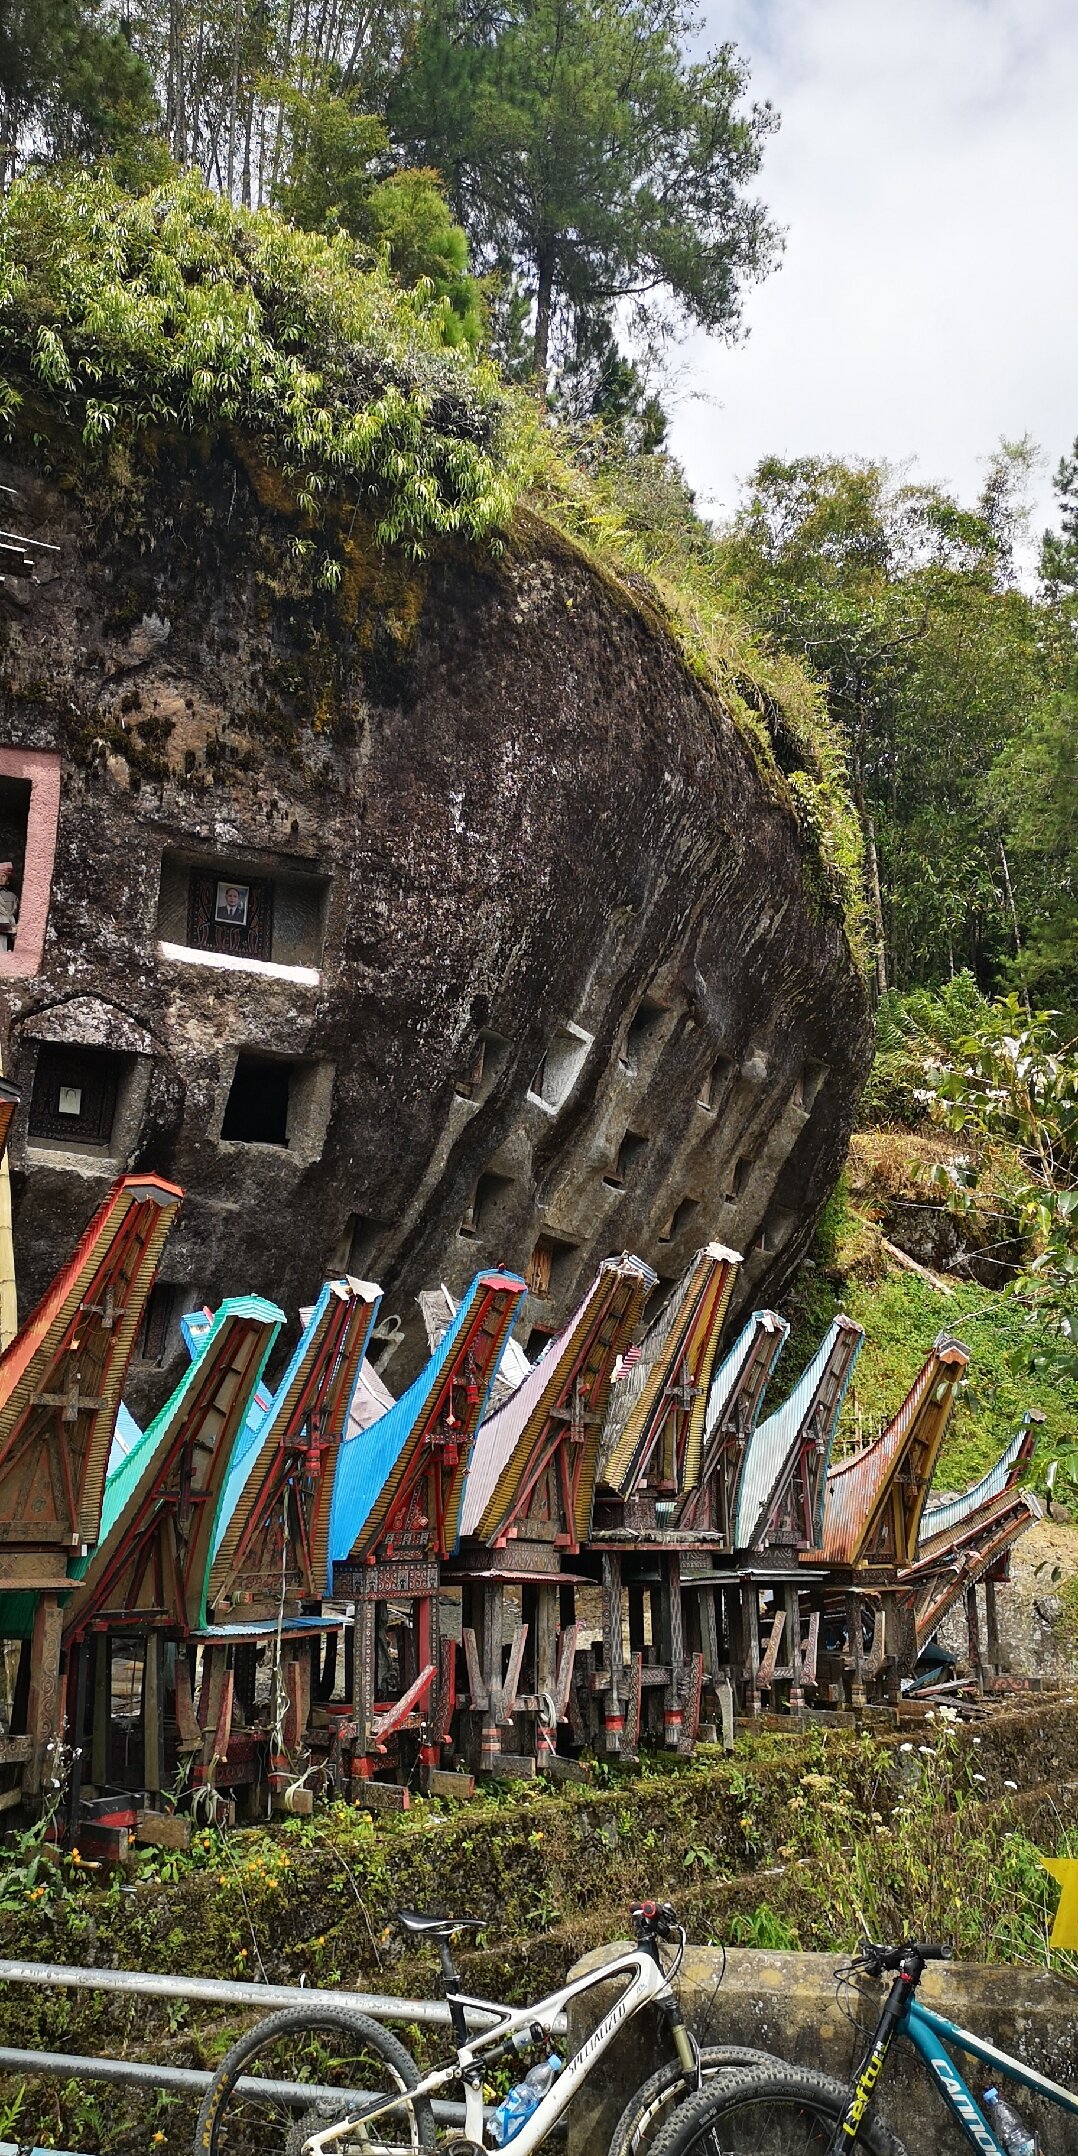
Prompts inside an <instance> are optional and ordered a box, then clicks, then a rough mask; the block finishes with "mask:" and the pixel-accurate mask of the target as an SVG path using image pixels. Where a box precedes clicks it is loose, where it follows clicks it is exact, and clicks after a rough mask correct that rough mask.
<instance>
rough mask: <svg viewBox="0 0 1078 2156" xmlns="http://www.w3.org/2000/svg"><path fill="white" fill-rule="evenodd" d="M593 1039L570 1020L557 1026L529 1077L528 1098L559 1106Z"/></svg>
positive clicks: (550, 1107)
mask: <svg viewBox="0 0 1078 2156" xmlns="http://www.w3.org/2000/svg"><path fill="white" fill-rule="evenodd" d="M593 1039H594V1035H593V1034H591V1033H586V1032H585V1031H584V1028H583V1026H577V1025H574V1024H573V1021H572V1019H569V1020H567V1022H566V1023H565V1025H562V1026H559V1027H558V1029H557V1031H556V1033H555V1034H554V1037H553V1039H552V1041H551V1043H550V1046H549V1048H548V1049H547V1052H546V1054H545V1056H544V1057H543V1060H542V1062H541V1063H540V1065H539V1068H538V1070H537V1071H536V1073H535V1076H534V1078H533V1079H532V1082H531V1086H530V1088H529V1092H528V1099H529V1100H532V1101H537V1102H539V1104H540V1105H541V1106H542V1107H544V1108H549V1109H557V1108H560V1107H561V1106H562V1105H563V1103H564V1102H565V1101H567V1100H568V1098H569V1095H570V1093H571V1092H572V1090H573V1087H574V1085H575V1084H576V1081H577V1079H578V1078H579V1076H580V1073H581V1071H582V1070H583V1068H584V1064H585V1062H586V1061H587V1055H588V1050H589V1048H590V1047H591V1044H592V1041H593Z"/></svg>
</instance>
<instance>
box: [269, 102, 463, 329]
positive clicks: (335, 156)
mask: <svg viewBox="0 0 1078 2156" xmlns="http://www.w3.org/2000/svg"><path fill="white" fill-rule="evenodd" d="M286 106H287V111H288V115H289V121H290V133H291V155H290V159H289V163H288V168H287V174H286V177H285V178H284V179H283V181H282V183H281V185H280V187H279V188H278V191H277V199H278V203H279V206H280V208H281V209H282V210H283V211H284V212H285V215H286V216H288V217H290V218H291V219H292V220H293V222H294V223H295V224H298V225H302V226H303V227H304V228H305V229H306V230H308V231H316V232H327V233H332V232H336V231H344V232H348V233H350V235H351V237H352V238H353V239H355V240H359V241H361V242H363V243H364V245H365V246H366V247H367V248H369V249H370V250H371V252H372V253H373V254H375V255H378V254H380V253H384V254H385V257H386V259H387V261H388V265H389V268H390V270H391V271H392V273H393V275H394V277H396V278H397V279H398V281H399V282H400V283H401V284H403V285H406V286H411V287H429V288H430V290H431V292H432V293H433V295H434V297H435V298H436V299H437V300H440V301H443V302H444V303H445V305H444V309H443V313H442V315H441V331H442V337H443V341H444V342H445V343H446V344H467V345H469V346H470V347H471V348H472V350H474V349H475V347H476V346H477V345H478V343H479V340H480V337H481V335H482V329H483V320H482V310H481V307H480V301H479V287H478V285H477V284H476V282H475V279H474V278H473V277H470V276H469V275H468V242H467V240H466V239H465V236H464V233H463V231H462V230H461V227H460V226H459V225H458V224H454V222H453V219H452V217H451V216H450V213H449V205H448V203H447V202H446V199H445V196H444V195H443V193H442V190H441V188H440V186H439V184H438V176H437V174H436V173H434V172H417V171H410V170H409V171H399V170H394V169H393V159H392V157H391V155H390V148H389V136H388V134H387V132H386V129H385V127H384V125H383V123H382V121H381V120H379V119H376V118H374V117H372V116H371V115H370V114H369V113H362V112H359V111H357V109H356V107H355V104H354V101H353V100H350V99H348V98H343V97H329V96H319V97H305V96H302V95H301V94H300V93H299V92H293V93H291V94H290V95H289V96H288V97H287V101H286Z"/></svg>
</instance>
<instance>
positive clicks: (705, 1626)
mask: <svg viewBox="0 0 1078 2156" xmlns="http://www.w3.org/2000/svg"><path fill="white" fill-rule="evenodd" d="M698 1601H699V1603H700V1647H701V1650H702V1652H703V1657H704V1678H705V1682H706V1683H708V1684H712V1685H714V1684H715V1683H717V1681H718V1676H719V1671H720V1669H721V1668H722V1656H721V1654H720V1652H719V1637H720V1634H719V1612H718V1609H717V1607H716V1591H715V1589H714V1587H701V1588H700V1589H699V1592H698Z"/></svg>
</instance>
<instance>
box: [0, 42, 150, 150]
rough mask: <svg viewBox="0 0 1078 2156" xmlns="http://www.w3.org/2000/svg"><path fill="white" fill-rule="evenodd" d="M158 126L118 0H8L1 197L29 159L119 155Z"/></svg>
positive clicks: (1, 94)
mask: <svg viewBox="0 0 1078 2156" xmlns="http://www.w3.org/2000/svg"><path fill="white" fill-rule="evenodd" d="M157 122H158V112H157V105H156V101H155V98H154V94H153V85H152V81H151V77H150V71H149V69H148V67H147V65H146V63H145V61H144V60H143V59H142V58H140V57H139V56H138V55H137V54H136V53H135V51H134V50H133V49H132V44H131V40H130V35H129V24H128V18H127V14H126V11H125V12H123V13H121V10H120V9H119V7H115V6H113V5H112V4H111V0H8V4H7V5H6V6H5V7H4V9H3V11H2V13H0V190H2V188H3V185H4V182H5V180H6V178H7V177H8V176H9V174H10V173H11V172H12V171H14V170H15V169H16V167H17V165H18V163H19V161H20V158H21V156H23V155H34V156H38V157H40V156H42V155H44V156H46V157H51V158H64V157H70V158H90V157H96V156H101V155H103V154H106V153H110V152H111V153H113V154H116V155H119V156H120V157H121V158H122V159H123V160H124V162H125V164H126V165H127V167H128V169H129V170H133V169H137V167H138V165H139V162H140V158H141V156H142V154H143V152H144V151H145V149H146V147H147V146H148V143H149V141H150V139H151V138H152V135H153V132H154V131H155V129H156V126H157Z"/></svg>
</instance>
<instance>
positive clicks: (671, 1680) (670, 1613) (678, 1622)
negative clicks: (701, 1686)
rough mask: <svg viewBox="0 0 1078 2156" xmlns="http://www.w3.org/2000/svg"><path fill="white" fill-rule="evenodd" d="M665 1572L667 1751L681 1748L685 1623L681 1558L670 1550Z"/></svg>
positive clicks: (665, 1735) (664, 1654)
mask: <svg viewBox="0 0 1078 2156" xmlns="http://www.w3.org/2000/svg"><path fill="white" fill-rule="evenodd" d="M662 1563H663V1571H664V1573H665V1575H666V1579H665V1589H666V1591H665V1593H664V1595H663V1607H664V1612H665V1620H666V1621H665V1626H664V1631H665V1634H666V1637H665V1638H664V1640H663V1661H664V1663H665V1664H666V1667H667V1670H668V1672H669V1676H668V1681H667V1686H666V1694H665V1698H664V1702H663V1742H664V1744H665V1746H666V1749H667V1751H670V1752H677V1751H680V1749H681V1725H682V1721H683V1707H682V1689H681V1688H682V1683H683V1677H684V1665H685V1626H684V1621H683V1618H682V1611H681V1557H680V1554H679V1553H678V1552H677V1551H671V1552H670V1553H669V1554H668V1555H667V1556H666V1557H665V1558H664V1559H663V1560H662Z"/></svg>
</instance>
